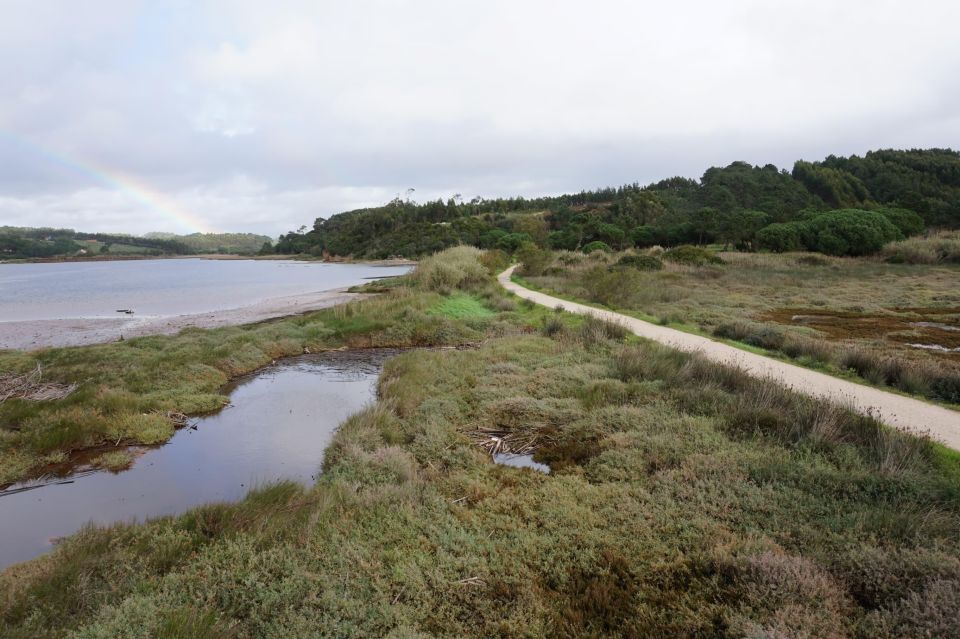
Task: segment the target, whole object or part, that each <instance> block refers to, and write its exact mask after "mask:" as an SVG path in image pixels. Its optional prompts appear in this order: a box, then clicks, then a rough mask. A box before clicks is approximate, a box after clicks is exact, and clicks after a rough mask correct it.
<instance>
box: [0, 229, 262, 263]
mask: <svg viewBox="0 0 960 639" xmlns="http://www.w3.org/2000/svg"><path fill="white" fill-rule="evenodd" d="M90 241H94V242H96V243H97V246H99V249H98V250H97V253H99V254H101V255H109V254H110V250H111V247H112V246H114V245H123V246H125V247H132V248H134V249H135V250H136V253H137V254H141V255H156V256H160V255H196V254H199V253H222V254H247V255H253V254H255V253H257V252H258V251H262V250H265V249H267V248H269V247H270V246H272V244H271V241H270V238H269V237H267V236H265V235H255V234H253V233H192V234H190V235H175V234H173V233H148V234H147V235H146V236H133V235H124V234H117V233H86V232H82V231H75V230H73V229H55V228H43V227H41V228H34V227H14V226H2V227H0V259H31V258H44V257H63V256H73V255H78V254H84V253H85V252H87V251H88V249H89V248H90V246H89V242H90ZM87 254H89V253H87Z"/></svg>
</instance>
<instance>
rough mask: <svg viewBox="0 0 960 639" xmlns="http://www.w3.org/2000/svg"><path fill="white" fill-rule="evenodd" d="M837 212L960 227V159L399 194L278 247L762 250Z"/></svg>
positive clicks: (926, 154) (371, 254)
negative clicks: (534, 194) (539, 191)
mask: <svg viewBox="0 0 960 639" xmlns="http://www.w3.org/2000/svg"><path fill="white" fill-rule="evenodd" d="M835 209H849V210H867V211H877V210H880V209H896V210H908V211H912V212H915V213H916V214H918V215H919V216H920V218H922V222H923V224H924V225H926V226H927V227H947V228H956V227H958V226H960V153H958V152H957V151H953V150H951V149H925V150H921V149H914V150H909V151H898V150H880V151H871V152H869V153H867V154H866V155H864V156H863V157H859V156H856V155H853V156H850V157H836V156H832V155H831V156H829V157H827V158H826V159H824V160H823V161H820V162H806V161H802V160H800V161H797V162H796V163H795V164H794V167H793V170H792V171H790V172H788V171H786V170H781V169H778V168H777V167H775V166H773V165H772V164H768V165H766V166H762V167H761V166H752V165H750V164H747V163H745V162H734V163H732V164H730V165H728V166H726V167H711V168H709V169H707V170H706V172H704V174H703V176H702V177H701V178H700V180H691V179H688V178H683V177H673V178H669V179H665V180H661V181H659V182H656V183H653V184H649V185H647V186H641V185H640V184H638V183H633V184H627V185H623V186H620V187H616V188H612V187H609V188H602V189H597V190H594V191H583V192H581V193H576V194H568V195H561V196H556V197H541V198H523V197H515V198H497V199H489V200H487V199H482V198H474V199H473V200H470V201H461V200H460V199H459V198H454V199H450V200H447V201H446V202H443V201H440V200H438V201H435V202H425V203H415V202H411V201H403V200H400V199H396V200H393V201H392V202H389V203H388V204H386V205H384V206H380V207H375V208H367V209H358V210H355V211H348V212H345V213H340V214H338V215H334V216H332V217H330V218H329V219H322V218H319V219H317V220H316V222H315V223H314V225H313V228H312V229H311V230H309V231H307V232H290V233H287V234H286V235H284V236H282V237H281V238H280V241H279V242H278V244H277V246H276V247H275V249H274V250H275V251H276V252H279V253H286V254H296V253H312V254H314V255H321V254H331V255H342V256H345V255H352V256H354V257H367V258H386V257H391V256H395V255H399V256H404V257H416V256H418V255H423V254H427V253H431V252H435V251H438V250H441V249H444V248H446V247H449V246H453V245H456V244H469V245H473V246H478V247H481V248H494V247H497V248H503V249H506V250H513V249H515V248H517V247H518V246H519V245H520V244H522V243H523V242H525V241H533V242H535V243H537V244H539V245H541V246H549V247H551V248H556V249H577V248H580V247H583V246H585V245H587V244H589V243H590V242H604V243H605V244H608V245H610V246H611V247H614V248H627V247H629V246H651V245H654V244H659V245H662V246H674V245H678V244H706V243H712V242H721V243H724V244H733V245H738V246H740V247H743V248H753V243H754V241H755V240H756V237H757V233H758V232H759V231H760V230H761V229H764V228H765V227H767V226H769V225H771V224H777V223H792V222H795V221H800V220H807V219H809V218H811V217H812V216H815V215H816V214H817V213H823V212H826V211H832V210H835ZM775 230H776V229H775ZM903 234H904V235H909V234H910V233H903ZM771 248H776V247H771Z"/></svg>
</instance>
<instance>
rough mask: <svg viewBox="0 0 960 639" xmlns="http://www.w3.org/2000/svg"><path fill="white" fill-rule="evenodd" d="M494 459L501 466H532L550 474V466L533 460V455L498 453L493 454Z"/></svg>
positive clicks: (538, 470) (536, 469)
mask: <svg viewBox="0 0 960 639" xmlns="http://www.w3.org/2000/svg"><path fill="white" fill-rule="evenodd" d="M493 461H494V463H496V464H500V465H501V466H513V467H515V468H532V469H533V470H535V471H537V472H541V473H546V474H548V475H549V474H550V467H549V466H548V465H546V464H541V463H540V462H535V461H533V455H514V454H513V453H497V454H496V455H494V456H493Z"/></svg>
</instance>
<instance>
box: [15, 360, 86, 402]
mask: <svg viewBox="0 0 960 639" xmlns="http://www.w3.org/2000/svg"><path fill="white" fill-rule="evenodd" d="M76 388H77V385H76V384H62V383H60V382H45V381H43V367H42V366H41V365H40V363H39V362H38V363H37V367H36V368H35V369H33V370H32V371H30V372H29V373H22V374H17V373H0V404H2V403H3V402H5V401H7V400H8V399H26V400H29V401H33V402H45V401H50V400H54V399H63V398H64V397H66V396H67V395H69V394H70V393H72V392H73V391H74V390H76Z"/></svg>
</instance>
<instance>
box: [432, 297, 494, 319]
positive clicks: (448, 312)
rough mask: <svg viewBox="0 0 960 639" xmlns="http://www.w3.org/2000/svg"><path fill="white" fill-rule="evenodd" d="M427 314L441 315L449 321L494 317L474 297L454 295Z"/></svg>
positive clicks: (492, 313) (491, 312)
mask: <svg viewBox="0 0 960 639" xmlns="http://www.w3.org/2000/svg"><path fill="white" fill-rule="evenodd" d="M427 313H428V314H430V315H439V316H441V317H446V318H449V319H464V318H468V317H493V316H494V315H496V313H494V312H493V311H491V310H490V309H489V308H487V307H486V306H484V305H483V303H482V302H481V301H480V300H478V299H477V298H476V297H474V296H472V295H466V294H463V293H454V294H452V295H450V296H449V297H446V298H444V299H443V300H442V301H441V302H440V303H438V304H436V305H434V306H431V307H430V308H429V309H428V310H427Z"/></svg>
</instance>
